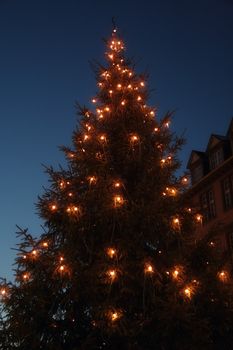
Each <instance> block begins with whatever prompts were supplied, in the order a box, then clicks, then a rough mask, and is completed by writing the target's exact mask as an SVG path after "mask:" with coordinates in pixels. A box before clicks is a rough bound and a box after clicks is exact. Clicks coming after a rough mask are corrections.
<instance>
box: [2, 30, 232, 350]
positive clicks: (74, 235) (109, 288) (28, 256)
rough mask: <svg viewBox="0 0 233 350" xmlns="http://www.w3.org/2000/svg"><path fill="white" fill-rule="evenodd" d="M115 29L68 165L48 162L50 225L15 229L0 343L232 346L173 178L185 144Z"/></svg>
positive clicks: (225, 285)
mask: <svg viewBox="0 0 233 350" xmlns="http://www.w3.org/2000/svg"><path fill="white" fill-rule="evenodd" d="M124 51H125V46H124V43H123V41H122V39H121V38H120V37H119V36H118V34H117V31H116V29H115V28H114V30H113V32H112V36H111V38H110V40H109V41H108V42H107V52H106V60H107V63H106V66H102V65H99V66H98V69H97V84H98V93H97V95H96V96H95V97H94V98H93V99H92V103H93V104H94V107H93V108H92V109H91V110H89V109H88V108H80V107H78V112H79V114H80V115H81V118H80V119H79V121H80V122H79V125H78V127H77V129H76V131H74V133H73V149H69V148H63V151H64V152H65V155H66V158H67V162H68V166H67V169H66V170H62V169H61V170H59V171H55V170H53V169H52V168H49V169H48V170H47V171H48V174H49V177H50V180H51V186H50V188H49V189H48V190H47V191H46V192H45V194H44V195H43V197H42V198H40V199H39V203H38V210H39V214H40V216H41V218H42V219H43V220H44V227H45V232H44V233H43V234H42V235H41V236H40V237H39V238H34V237H32V236H31V235H30V234H29V233H28V232H27V230H25V231H24V230H20V232H19V238H20V239H21V241H20V243H19V245H18V255H17V259H16V271H15V274H16V278H15V281H14V283H8V282H6V281H2V284H1V303H2V320H1V323H0V325H1V329H0V344H1V349H5V350H10V349H12V350H13V349H20V350H24V349H25V350H29V349H31V350H38V349H43V350H55V349H56V350H60V349H61V350H65V349H67V350H78V349H119V348H120V347H121V348H122V349H135V350H137V349H138V350H139V349H143V350H149V349H161V350H162V349H163V350H167V349H179V350H180V349H182V350H184V349H189V350H190V349H220V347H221V346H222V344H223V343H224V344H225V346H226V347H225V348H230V344H232V341H233V332H232V331H233V317H232V316H233V313H232V285H231V280H230V271H229V270H227V268H226V267H225V261H223V259H222V257H221V254H220V253H219V251H218V249H217V243H216V242H215V240H214V237H213V235H209V236H207V237H205V238H204V239H203V240H202V241H198V242H196V236H195V235H196V234H195V230H196V229H197V228H198V225H200V224H201V216H200V214H198V212H197V211H196V210H195V209H193V208H190V205H189V204H188V203H187V200H186V199H185V198H186V197H185V195H184V193H185V188H186V187H187V178H186V177H181V178H176V176H175V174H176V171H177V169H178V168H179V166H180V162H179V160H178V157H177V152H178V151H179V149H180V148H181V146H182V144H183V140H182V139H181V138H179V137H176V136H175V135H174V134H173V133H171V131H170V129H169V124H170V119H171V114H170V113H168V114H167V115H166V116H165V117H164V118H162V119H160V120H159V119H158V117H157V111H156V108H154V107H150V106H148V105H147V99H148V88H147V81H146V78H145V76H144V75H137V74H136V73H135V72H134V70H133V68H132V65H131V64H130V62H129V61H128V60H127V59H125V57H124Z"/></svg>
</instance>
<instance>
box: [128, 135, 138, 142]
mask: <svg viewBox="0 0 233 350" xmlns="http://www.w3.org/2000/svg"><path fill="white" fill-rule="evenodd" d="M138 140H139V138H138V136H137V135H132V136H131V137H130V141H131V142H136V141H138Z"/></svg>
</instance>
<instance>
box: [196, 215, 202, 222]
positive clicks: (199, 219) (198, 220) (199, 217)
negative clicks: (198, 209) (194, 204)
mask: <svg viewBox="0 0 233 350" xmlns="http://www.w3.org/2000/svg"><path fill="white" fill-rule="evenodd" d="M196 220H197V222H200V223H201V222H202V215H201V214H197V215H196Z"/></svg>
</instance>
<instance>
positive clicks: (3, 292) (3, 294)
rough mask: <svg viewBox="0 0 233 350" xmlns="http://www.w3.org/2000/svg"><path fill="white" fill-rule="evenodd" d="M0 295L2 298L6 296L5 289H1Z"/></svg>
mask: <svg viewBox="0 0 233 350" xmlns="http://www.w3.org/2000/svg"><path fill="white" fill-rule="evenodd" d="M0 293H1V295H2V296H3V297H4V296H5V295H6V289H5V288H2V289H1V291H0Z"/></svg>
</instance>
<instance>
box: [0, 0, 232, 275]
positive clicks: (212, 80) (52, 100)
mask: <svg viewBox="0 0 233 350" xmlns="http://www.w3.org/2000/svg"><path fill="white" fill-rule="evenodd" d="M112 16H115V17H116V19H117V23H118V27H119V29H120V33H121V34H122V35H123V39H124V41H125V43H126V47H127V55H128V56H129V57H133V58H134V60H135V62H136V64H137V65H136V71H137V72H139V73H140V72H144V71H147V72H149V75H150V78H149V88H150V89H151V90H152V91H151V98H150V104H151V105H157V106H158V107H159V115H160V116H162V115H163V113H164V112H166V111H167V110H172V109H176V111H177V112H176V114H175V118H174V121H173V125H172V128H173V130H174V131H175V132H177V133H182V132H183V131H185V136H186V138H187V144H186V146H185V147H184V150H183V151H182V152H181V154H180V157H181V159H182V161H183V169H185V166H186V163H187V160H188V157H189V154H190V151H191V150H192V149H198V150H204V149H205V148H206V145H207V142H208V138H209V135H210V133H218V134H225V132H226V130H227V127H228V125H229V123H230V119H231V117H232V116H233V20H232V19H233V0H195V1H194V0H144V1H137V0H124V1H122V0H118V1H112V0H108V1H107V0H98V1H97V0H96V1H94V0H93V1H90V0H86V1H79V0H56V1H55V0H0V121H1V124H0V156H1V174H0V177H1V181H0V213H1V214H0V276H3V277H8V278H11V277H12V272H11V264H12V263H13V259H14V254H15V252H14V251H13V250H11V248H12V247H14V246H15V244H16V243H17V240H16V237H15V231H16V224H18V225H19V226H21V227H23V228H26V227H28V228H29V230H30V231H31V232H32V233H34V234H35V235H38V234H39V233H40V232H41V231H42V230H41V228H40V224H41V222H40V220H39V219H38V218H37V216H36V213H35V212H36V209H35V202H36V201H37V195H38V194H41V193H42V192H43V188H42V186H46V185H47V177H46V175H45V174H44V173H43V167H42V164H46V165H53V166H54V167H55V168H56V167H57V166H58V164H63V165H64V164H65V162H64V157H63V154H62V153H61V152H60V151H59V149H58V146H59V145H63V144H64V145H70V144H71V133H72V130H73V129H74V127H75V124H76V115H75V109H74V102H75V101H76V100H77V101H79V102H80V103H81V104H85V105H89V101H90V99H91V98H92V97H93V95H94V94H95V91H96V82H95V78H94V74H93V72H92V71H91V68H90V64H89V62H90V61H91V60H93V59H97V60H98V61H100V62H102V61H103V56H104V51H105V48H104V44H103V41H102V38H104V37H107V38H108V37H109V35H110V33H111V18H112Z"/></svg>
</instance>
